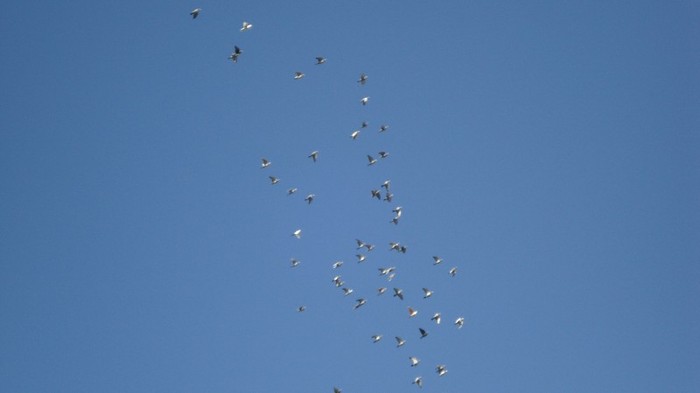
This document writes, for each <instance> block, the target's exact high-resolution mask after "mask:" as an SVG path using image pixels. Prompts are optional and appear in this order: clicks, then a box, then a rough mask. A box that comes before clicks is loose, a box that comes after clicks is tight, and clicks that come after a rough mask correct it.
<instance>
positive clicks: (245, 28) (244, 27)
mask: <svg viewBox="0 0 700 393" xmlns="http://www.w3.org/2000/svg"><path fill="white" fill-rule="evenodd" d="M252 27H253V24H252V23H248V22H246V21H243V25H242V26H241V31H246V30H249V29H251V28H252Z"/></svg>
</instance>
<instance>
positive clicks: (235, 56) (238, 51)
mask: <svg viewBox="0 0 700 393" xmlns="http://www.w3.org/2000/svg"><path fill="white" fill-rule="evenodd" d="M241 53H243V50H241V48H239V47H238V46H236V45H234V46H233V53H231V56H229V57H228V58H229V60H231V61H233V62H234V63H238V56H240V55H241Z"/></svg>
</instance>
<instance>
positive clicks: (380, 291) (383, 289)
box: [377, 287, 386, 296]
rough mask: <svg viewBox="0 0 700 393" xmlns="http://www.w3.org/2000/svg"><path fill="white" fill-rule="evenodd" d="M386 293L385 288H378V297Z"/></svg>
mask: <svg viewBox="0 0 700 393" xmlns="http://www.w3.org/2000/svg"><path fill="white" fill-rule="evenodd" d="M384 292H386V288H385V287H381V288H377V296H379V295H382V294H384Z"/></svg>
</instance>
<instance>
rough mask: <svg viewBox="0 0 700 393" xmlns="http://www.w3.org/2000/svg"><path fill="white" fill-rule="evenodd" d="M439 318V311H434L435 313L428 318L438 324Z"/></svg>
mask: <svg viewBox="0 0 700 393" xmlns="http://www.w3.org/2000/svg"><path fill="white" fill-rule="evenodd" d="M440 318H441V316H440V313H439V312H436V313H435V315H433V317H432V318H430V320H431V321H435V323H436V324H438V325H439V324H440Z"/></svg>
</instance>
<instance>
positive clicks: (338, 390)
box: [333, 386, 343, 393]
mask: <svg viewBox="0 0 700 393" xmlns="http://www.w3.org/2000/svg"><path fill="white" fill-rule="evenodd" d="M333 393H343V391H342V390H340V389H339V388H336V387H335V386H334V387H333Z"/></svg>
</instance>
